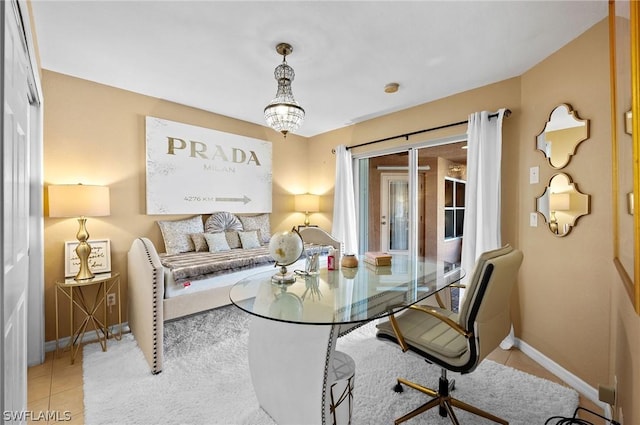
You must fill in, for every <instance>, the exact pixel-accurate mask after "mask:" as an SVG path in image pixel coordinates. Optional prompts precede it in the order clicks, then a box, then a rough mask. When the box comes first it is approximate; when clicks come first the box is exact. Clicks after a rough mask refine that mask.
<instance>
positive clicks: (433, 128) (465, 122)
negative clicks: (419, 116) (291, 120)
mask: <svg viewBox="0 0 640 425" xmlns="http://www.w3.org/2000/svg"><path fill="white" fill-rule="evenodd" d="M510 115H511V109H506V110H505V111H504V117H505V118H507V117H509V116H510ZM497 116H498V112H496V113H495V114H490V115H489V119H491V118H495V117H497ZM468 123H469V120H464V121H458V122H454V123H451V124H444V125H439V126H437V127H431V128H427V129H424V130H418V131H413V132H411V133H405V134H399V135H397V136H391V137H385V138H384V139H378V140H373V141H371V142H365V143H360V144H357V145H352V146H346V149H347V150H348V149H352V148H359V147H361V146H367V145H372V144H374V143H380V142H386V141H389V140H393V139H399V138H401V137H404V138H405V139H406V140H409V137H410V136H415V135H416V134H421V133H427V132H429V131H435V130H442V129H443V128H449V127H455V126H457V125H462V124H468ZM334 153H335V150H334Z"/></svg>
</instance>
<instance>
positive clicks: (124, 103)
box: [42, 71, 322, 341]
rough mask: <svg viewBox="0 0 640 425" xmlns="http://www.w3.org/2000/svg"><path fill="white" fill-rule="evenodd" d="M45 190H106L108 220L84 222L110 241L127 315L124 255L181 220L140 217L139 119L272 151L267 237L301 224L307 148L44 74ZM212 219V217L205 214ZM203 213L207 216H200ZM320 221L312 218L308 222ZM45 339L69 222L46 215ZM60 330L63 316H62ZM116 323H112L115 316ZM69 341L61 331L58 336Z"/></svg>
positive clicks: (194, 112) (50, 331) (251, 128)
mask: <svg viewBox="0 0 640 425" xmlns="http://www.w3.org/2000/svg"><path fill="white" fill-rule="evenodd" d="M42 82H43V91H44V99H45V102H44V110H45V116H44V183H45V190H46V186H48V185H50V184H75V183H84V184H99V185H107V186H109V187H110V192H111V215H110V216H109V217H100V218H89V219H88V221H87V228H88V231H89V233H90V234H91V237H92V238H109V239H110V240H111V251H112V268H113V270H114V271H119V272H120V273H121V274H123V282H122V285H123V289H124V295H123V300H122V305H123V309H124V311H125V312H126V284H127V279H126V270H127V269H126V268H127V264H126V253H127V251H128V249H129V247H130V246H131V242H132V241H133V239H134V238H136V237H138V236H147V237H149V238H151V240H152V241H153V242H154V243H155V244H156V246H158V247H159V249H161V250H162V249H163V248H162V247H163V244H162V238H161V234H160V230H159V228H158V226H157V224H156V220H162V219H174V218H180V217H184V216H147V215H146V214H145V123H144V119H145V116H147V115H150V116H154V117H158V118H164V119H168V120H173V121H178V122H182V123H187V124H192V125H197V126H201V127H208V128H214V129H216V130H220V131H225V132H229V133H235V134H240V135H243V136H248V137H253V138H256V139H264V140H269V141H271V142H272V143H273V145H272V149H273V176H272V178H273V214H272V227H273V228H274V230H285V229H289V228H291V227H292V226H293V225H296V224H301V223H302V222H303V220H304V214H302V213H293V212H291V211H293V196H291V195H292V194H295V193H304V192H307V191H308V190H310V189H311V188H310V187H308V186H307V178H308V174H307V171H306V169H305V166H306V162H307V140H306V139H305V138H301V137H298V136H295V135H289V136H288V137H287V138H286V139H284V140H283V138H282V136H280V134H279V133H276V132H275V131H273V130H270V129H267V128H265V127H262V126H258V125H255V124H250V123H247V122H244V121H239V120H235V119H231V118H228V117H224V116H221V115H216V114H212V113H208V112H204V111H201V110H198V109H194V108H188V107H185V106H182V105H178V104H175V103H171V102H167V101H164V100H160V99H155V98H151V97H148V96H142V95H139V94H136V93H132V92H128V91H124V90H119V89H116V88H113V87H108V86H104V85H100V84H96V83H93V82H89V81H86V80H80V79H77V78H72V77H69V76H65V75H62V74H57V73H54V72H50V71H44V72H43V81H42ZM210 212H213V211H210ZM203 213H206V211H203ZM316 216H318V217H322V214H321V213H320V214H314V216H313V219H315V218H316ZM44 226H45V313H46V314H45V328H46V329H45V339H46V341H51V340H53V339H55V315H54V311H55V309H54V293H53V288H54V282H55V280H56V279H58V278H60V277H62V276H64V248H63V243H64V241H65V240H74V239H75V234H76V232H77V230H78V223H77V220H75V219H60V218H55V219H53V218H48V217H47V216H46V214H45V224H44ZM62 313H63V317H62V322H63V323H66V310H65V311H63V312H62ZM114 317H115V316H114ZM61 333H62V335H68V334H69V332H68V331H67V328H66V327H64V328H63V329H61Z"/></svg>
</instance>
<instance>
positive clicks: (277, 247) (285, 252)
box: [269, 231, 304, 266]
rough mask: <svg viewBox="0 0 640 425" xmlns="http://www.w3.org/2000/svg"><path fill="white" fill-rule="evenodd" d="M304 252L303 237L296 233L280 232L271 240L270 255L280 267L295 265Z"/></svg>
mask: <svg viewBox="0 0 640 425" xmlns="http://www.w3.org/2000/svg"><path fill="white" fill-rule="evenodd" d="M303 250H304V243H303V242H302V237H301V236H300V234H299V233H298V232H295V231H285V232H278V233H276V234H274V235H273V236H271V239H270V240H269V255H271V258H273V259H274V260H275V262H276V264H277V265H279V266H288V265H289V264H293V263H295V262H296V261H297V260H298V258H300V256H301V255H302V251H303Z"/></svg>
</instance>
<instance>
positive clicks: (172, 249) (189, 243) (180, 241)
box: [158, 215, 204, 254]
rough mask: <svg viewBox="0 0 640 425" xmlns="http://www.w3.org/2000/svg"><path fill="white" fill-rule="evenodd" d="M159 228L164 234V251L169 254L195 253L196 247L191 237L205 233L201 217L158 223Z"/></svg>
mask: <svg viewBox="0 0 640 425" xmlns="http://www.w3.org/2000/svg"><path fill="white" fill-rule="evenodd" d="M158 226H160V231H161V232H162V238H163V239H164V249H165V251H166V253H167V254H179V253H181V252H189V251H194V250H195V245H194V244H193V240H192V239H191V236H189V235H191V234H193V233H203V232H204V226H203V224H202V216H201V215H196V216H194V217H191V218H187V219H184V220H173V221H168V220H162V221H158Z"/></svg>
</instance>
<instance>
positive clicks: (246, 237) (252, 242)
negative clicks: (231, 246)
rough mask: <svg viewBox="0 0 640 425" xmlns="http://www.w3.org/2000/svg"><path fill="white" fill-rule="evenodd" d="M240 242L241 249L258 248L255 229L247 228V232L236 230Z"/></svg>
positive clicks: (258, 243) (258, 241)
mask: <svg viewBox="0 0 640 425" xmlns="http://www.w3.org/2000/svg"><path fill="white" fill-rule="evenodd" d="M238 235H239V236H240V242H242V248H243V249H251V248H260V240H259V239H258V231H257V230H249V231H248V232H238Z"/></svg>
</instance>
